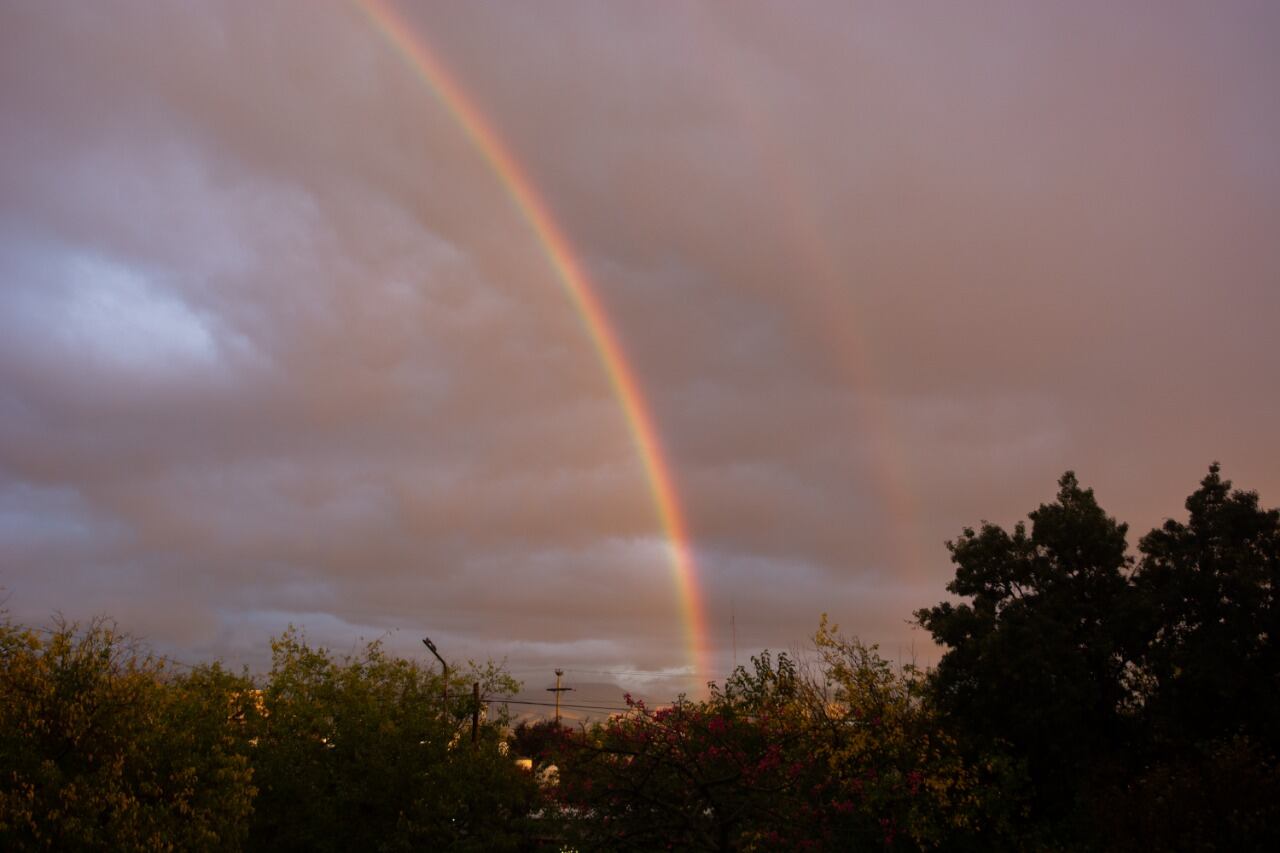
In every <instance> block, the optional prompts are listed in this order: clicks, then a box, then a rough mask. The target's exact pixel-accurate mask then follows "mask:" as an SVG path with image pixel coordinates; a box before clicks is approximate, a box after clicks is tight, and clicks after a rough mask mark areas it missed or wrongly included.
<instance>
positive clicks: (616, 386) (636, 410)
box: [356, 0, 711, 681]
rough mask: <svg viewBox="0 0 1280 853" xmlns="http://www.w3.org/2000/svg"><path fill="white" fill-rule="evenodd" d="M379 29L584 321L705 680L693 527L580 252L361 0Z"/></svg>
mask: <svg viewBox="0 0 1280 853" xmlns="http://www.w3.org/2000/svg"><path fill="white" fill-rule="evenodd" d="M356 2H357V4H358V5H359V6H360V8H361V9H363V10H364V12H365V13H366V14H367V15H368V17H369V19H370V20H371V21H372V22H373V23H374V25H375V26H376V27H377V29H378V30H379V31H380V32H381V33H382V34H383V36H385V37H386V39H387V40H388V41H389V42H390V43H391V44H392V46H394V47H395V48H396V50H397V51H398V52H399V53H400V54H401V55H402V56H403V57H404V59H405V60H406V61H407V62H408V64H409V65H410V67H412V69H413V70H414V72H415V73H417V74H418V76H419V77H420V78H421V79H422V80H423V82H425V83H426V84H427V86H428V87H429V88H430V89H431V90H432V91H433V92H434V93H435V95H436V97H437V98H438V99H439V100H440V102H441V103H442V104H443V105H444V107H445V108H446V109H447V110H448V111H449V113H450V114H451V115H452V116H453V118H454V120H455V121H457V123H458V125H459V127H461V128H462V130H463V132H464V133H465V134H466V135H467V137H468V139H470V141H471V144H472V145H473V146H475V149H476V150H477V151H478V152H479V153H480V155H481V156H482V157H483V158H484V159H485V161H486V162H487V163H488V165H489V168H490V169H491V170H492V171H493V173H494V175H495V176H496V177H497V179H498V181H499V182H500V183H501V184H502V186H503V187H504V188H505V189H506V191H507V194H508V195H509V196H510V198H511V200H512V202H513V203H514V204H515V206H516V208H517V210H519V211H520V213H521V214H522V215H523V216H524V218H525V220H526V221H527V222H528V223H529V226H530V227H531V228H532V229H533V232H534V234H535V235H536V236H537V239H538V243H539V245H540V246H541V247H542V251H543V252H544V253H545V254H546V256H547V260H548V261H549V262H550V263H551V266H552V268H553V269H554V270H555V272H556V275H557V276H558V278H559V279H560V283H561V285H562V286H563V287H564V291H565V294H566V296H568V298H569V302H570V303H571V304H572V305H573V308H574V310H575V311H576V312H577V313H578V316H579V317H580V318H581V320H582V324H583V326H584V327H585V328H586V331H587V335H588V336H589V337H590V339H591V343H592V345H593V346H594V347H595V350H596V353H597V354H598V356H599V358H600V363H601V365H602V366H603V367H604V370H605V373H606V374H607V375H608V377H609V383H610V385H611V386H612V388H613V393H614V396H615V397H616V398H617V401H618V405H619V406H621V408H622V412H623V415H624V416H625V418H626V422H627V426H628V428H629V430H630V432H631V436H632V439H633V440H634V441H635V445H636V451H637V453H638V455H639V457H640V462H641V464H642V465H643V467H644V472H645V477H646V479H647V480H648V483H649V488H650V491H651V492H652V495H653V503H654V507H655V509H656V511H657V516H658V521H659V522H660V524H661V526H662V530H663V533H664V535H665V537H666V540H667V546H668V549H669V553H670V561H671V572H672V574H673V576H674V579H675V583H676V588H677V594H678V597H679V599H680V608H681V617H682V620H683V623H684V632H685V642H686V644H687V648H688V654H689V665H690V666H692V668H693V674H694V675H695V676H696V677H697V678H698V680H699V681H703V680H705V679H706V678H707V677H709V675H710V672H711V670H710V668H709V659H708V643H707V626H706V617H705V613H704V610H703V604H702V591H701V589H700V588H699V586H698V578H697V568H696V566H695V565H694V560H693V550H692V546H691V544H690V540H689V533H688V528H687V525H686V524H685V520H684V516H683V513H682V511H681V508H680V501H679V497H678V495H677V494H676V489H675V485H674V481H673V477H672V474H671V467H670V465H669V463H668V462H667V460H666V456H665V455H664V453H663V450H662V443H661V441H660V440H659V438H658V431H657V429H656V427H655V426H654V422H653V414H652V412H651V411H650V408H649V405H648V403H647V402H646V400H645V397H644V393H643V392H642V391H641V388H640V383H639V381H638V380H637V378H636V374H635V370H633V369H632V367H631V365H630V364H629V363H628V362H627V358H626V354H625V353H624V352H623V349H622V345H621V343H620V342H619V340H618V335H617V332H616V331H615V330H614V328H613V325H612V324H611V323H610V322H609V316H608V314H607V313H606V312H605V309H604V306H603V305H602V304H601V303H600V298H599V296H597V294H596V291H595V288H594V287H593V286H592V284H591V280H590V279H589V278H587V275H586V273H585V272H584V271H583V269H582V265H581V263H580V262H579V261H578V259H577V257H576V252H575V251H574V249H573V246H572V244H570V242H569V240H568V238H566V237H565V235H564V232H563V231H562V230H561V228H560V226H559V225H558V224H557V223H556V220H555V218H554V217H553V216H552V215H551V211H550V210H549V209H548V207H547V204H546V202H545V201H543V199H542V198H541V196H540V195H539V194H538V192H537V189H536V188H535V187H534V184H533V181H532V180H531V179H530V177H529V175H528V173H527V171H526V170H525V169H523V168H522V167H521V165H520V162H519V161H518V160H516V158H515V157H514V155H512V153H511V151H510V150H509V149H508V148H507V146H506V145H504V144H503V142H502V139H501V138H500V137H499V136H498V135H497V134H496V133H495V132H494V130H493V128H492V127H491V126H490V124H489V122H488V121H486V119H485V117H484V114H483V113H482V112H481V111H480V108H479V107H478V106H477V105H476V104H475V102H474V101H473V100H471V99H470V98H468V97H467V95H466V93H465V92H464V91H463V90H462V88H461V87H460V86H459V85H458V83H457V81H456V80H455V79H454V78H453V77H452V75H450V74H449V72H448V70H447V69H446V68H445V67H444V66H443V65H442V64H441V62H440V60H439V59H438V58H437V57H436V56H435V54H433V53H432V51H431V50H430V48H429V46H428V45H427V43H426V41H425V40H424V39H423V38H422V37H421V36H420V35H419V34H417V33H416V32H415V31H414V29H413V28H412V27H411V26H410V24H409V23H408V22H407V21H406V20H405V19H404V18H403V17H402V16H401V15H400V14H399V13H397V12H396V10H395V9H393V8H392V6H391V4H390V3H388V2H386V0H356Z"/></svg>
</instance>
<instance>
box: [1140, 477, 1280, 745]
mask: <svg viewBox="0 0 1280 853" xmlns="http://www.w3.org/2000/svg"><path fill="white" fill-rule="evenodd" d="M1186 507H1187V511H1188V513H1189V516H1190V517H1189V519H1188V520H1187V522H1186V523H1185V524H1184V523H1183V522H1180V521H1174V520H1172V519H1170V520H1169V521H1166V522H1165V524H1164V526H1163V527H1161V528H1159V529H1157V530H1153V531H1151V532H1150V533H1149V534H1147V535H1146V536H1144V537H1143V538H1142V541H1141V543H1140V545H1139V548H1140V550H1141V551H1142V555H1143V556H1142V562H1141V565H1140V566H1139V569H1138V571H1137V573H1136V575H1135V577H1134V581H1135V584H1136V586H1137V589H1138V591H1139V592H1140V593H1141V600H1142V602H1143V610H1142V612H1143V615H1144V616H1145V623H1146V629H1147V634H1148V636H1149V641H1148V643H1147V645H1146V647H1145V649H1144V650H1143V655H1142V658H1143V659H1142V663H1143V665H1144V669H1145V671H1146V673H1147V674H1148V675H1149V677H1150V679H1151V681H1150V683H1149V693H1148V695H1147V697H1146V704H1147V708H1148V714H1149V718H1150V720H1151V722H1152V724H1153V725H1155V726H1156V727H1157V728H1158V730H1159V732H1160V734H1161V735H1162V736H1163V737H1164V738H1166V739H1168V740H1171V741H1182V742H1187V743H1189V742H1195V741H1203V740H1207V739H1211V738H1221V737H1226V736H1231V735H1246V736H1249V737H1250V738H1252V739H1255V740H1261V741H1263V742H1265V743H1266V744H1268V746H1269V748H1270V749H1272V750H1275V749H1278V748H1280V600H1277V595H1278V594H1280V591H1278V589H1277V587H1280V511H1277V510H1275V509H1269V510H1266V509H1262V508H1260V507H1259V505H1258V494H1257V493H1256V492H1246V491H1239V490H1233V489H1232V488H1231V481H1230V480H1224V479H1222V476H1221V474H1220V469H1219V466H1218V464H1217V463H1214V464H1213V465H1212V466H1210V468H1209V473H1208V475H1206V476H1205V478H1204V479H1203V480H1202V481H1201V483H1200V488H1199V489H1197V490H1196V491H1195V493H1194V494H1192V495H1191V496H1190V497H1189V498H1187V503H1186Z"/></svg>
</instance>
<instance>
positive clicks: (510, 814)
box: [250, 629, 535, 850]
mask: <svg viewBox="0 0 1280 853" xmlns="http://www.w3.org/2000/svg"><path fill="white" fill-rule="evenodd" d="M272 654H273V659H272V669H271V674H270V677H269V679H268V681H267V686H266V689H265V690H264V691H263V706H264V713H263V716H262V724H261V729H260V734H259V735H258V743H257V747H256V751H255V756H254V766H255V768H256V770H257V774H258V775H257V777H256V778H257V784H258V786H259V788H260V794H259V797H258V802H257V812H256V814H255V817H254V822H253V831H252V833H251V834H250V846H251V847H254V848H259V849H264V850H266V849H271V850H275V849H282V848H283V849H306V850H350V849H383V850H394V849H416V848H429V849H459V850H489V849H502V848H506V847H511V846H514V845H515V844H516V842H517V841H518V839H519V837H520V835H521V833H522V831H523V824H522V823H521V821H522V820H523V819H524V817H525V816H526V814H527V813H528V811H529V810H530V808H531V806H532V804H533V797H534V794H535V789H534V787H533V783H532V781H531V780H530V779H529V778H528V777H527V776H526V775H525V774H522V773H521V772H520V771H519V770H518V769H517V768H516V767H515V766H514V764H513V763H512V762H511V761H510V760H508V759H507V758H505V757H504V756H502V755H501V754H499V751H498V749H497V742H498V740H499V731H498V727H497V726H495V725H494V724H492V723H488V722H487V723H486V724H485V725H484V726H482V727H481V730H480V742H478V743H476V744H475V745H473V744H471V743H470V742H469V740H470V730H469V727H464V726H463V725H461V723H462V721H463V720H464V719H469V718H470V712H471V710H472V704H471V696H470V691H469V690H467V691H464V690H463V689H462V681H463V679H462V678H460V679H459V680H458V681H457V682H455V683H453V684H451V685H450V687H451V691H450V693H451V701H450V704H449V706H448V707H447V708H446V707H443V703H442V701H441V694H442V688H443V684H442V681H441V679H440V677H439V676H436V675H433V674H432V673H430V672H429V671H428V670H426V669H424V668H423V667H421V666H420V665H418V664H417V663H416V662H413V661H408V660H404V659H401V658H393V657H391V656H389V655H387V654H386V652H385V651H384V650H383V649H382V647H381V645H380V644H379V643H377V642H375V643H372V644H370V645H369V646H367V647H366V648H365V649H364V651H363V653H362V654H360V655H359V656H354V657H348V658H345V659H341V660H338V659H335V658H333V657H332V656H331V655H330V654H329V652H328V651H326V650H325V649H316V648H312V647H311V646H309V645H308V644H307V643H306V642H305V640H304V639H303V638H302V637H301V636H300V635H299V634H298V633H297V632H296V631H294V630H292V629H291V630H290V631H288V632H287V633H285V634H284V635H283V636H282V637H280V638H278V639H277V640H275V641H274V642H273V643H272ZM464 678H465V679H466V680H467V681H473V680H474V681H483V682H485V683H486V684H487V685H488V686H489V687H491V688H492V687H495V686H497V687H503V688H509V687H510V686H511V684H510V682H509V679H508V678H507V677H506V676H505V674H503V673H502V672H501V671H500V670H498V669H496V668H487V669H485V670H483V671H479V672H476V671H473V672H472V673H470V674H469V675H467V676H465V677H464ZM468 686H469V685H468Z"/></svg>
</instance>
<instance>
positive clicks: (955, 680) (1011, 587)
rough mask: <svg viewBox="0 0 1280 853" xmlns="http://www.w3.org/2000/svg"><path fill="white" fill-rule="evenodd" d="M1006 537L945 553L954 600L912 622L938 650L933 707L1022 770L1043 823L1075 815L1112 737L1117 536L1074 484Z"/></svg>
mask: <svg viewBox="0 0 1280 853" xmlns="http://www.w3.org/2000/svg"><path fill="white" fill-rule="evenodd" d="M1028 518H1029V520H1030V522H1031V529H1030V532H1028V530H1027V526H1026V525H1025V524H1024V523H1022V522H1019V523H1018V524H1017V525H1016V526H1015V527H1014V529H1013V531H1012V532H1009V531H1006V530H1005V529H1003V528H1002V527H999V526H998V525H994V524H990V523H984V524H983V525H982V527H981V529H980V530H977V531H975V530H973V529H972V528H966V529H965V530H964V531H963V533H962V534H961V536H960V538H959V539H956V540H955V541H952V542H949V543H947V547H948V549H949V550H950V551H951V559H952V562H953V563H955V566H956V574H955V579H954V580H953V581H952V582H951V583H950V584H948V585H947V589H948V590H949V591H950V592H951V593H953V594H954V595H956V596H959V597H960V598H961V601H960V602H959V603H954V602H950V601H946V602H942V603H940V604H938V605H937V606H935V607H931V608H928V609H924V610H920V611H917V613H916V617H917V619H918V621H919V624H921V625H922V626H923V627H925V628H927V629H928V630H929V631H930V632H931V633H932V635H933V637H934V639H935V640H936V641H937V642H938V643H940V644H942V645H943V646H946V647H947V652H946V653H945V654H944V655H943V657H942V659H941V661H940V662H939V664H938V667H937V669H936V671H935V672H934V673H933V676H932V683H931V688H932V692H933V696H934V699H935V701H936V702H937V704H938V706H939V708H940V709H941V710H942V711H943V713H944V714H946V716H947V718H948V719H949V721H950V723H951V725H952V726H953V728H954V730H955V731H956V733H957V735H958V736H960V737H961V738H962V740H963V741H964V742H965V744H966V745H967V748H968V749H970V750H973V751H976V752H985V753H988V754H1005V755H1008V756H1010V757H1011V758H1013V759H1015V760H1016V761H1019V762H1021V763H1022V765H1023V767H1024V769H1025V772H1026V773H1027V774H1028V780H1029V782H1030V791H1031V792H1032V796H1031V797H1030V802H1029V803H1028V807H1029V808H1030V809H1031V814H1032V815H1033V816H1034V818H1035V819H1036V821H1037V822H1038V823H1040V824H1042V825H1045V824H1048V823H1053V822H1054V821H1057V820H1059V819H1065V818H1067V817H1068V816H1069V815H1072V814H1073V813H1075V812H1076V811H1077V807H1078V797H1077V795H1078V793H1079V792H1080V791H1081V790H1082V789H1083V787H1084V786H1083V781H1084V779H1085V778H1086V777H1089V776H1091V775H1093V774H1095V773H1096V772H1097V771H1098V770H1099V768H1100V767H1101V766H1102V765H1105V764H1106V763H1107V761H1108V760H1109V756H1112V755H1114V754H1115V753H1116V752H1117V750H1118V749H1119V747H1120V745H1121V743H1122V741H1123V738H1124V732H1125V728H1126V726H1125V721H1124V718H1123V715H1122V712H1121V709H1122V707H1123V705H1124V699H1125V696H1126V689H1125V676H1126V669H1127V667H1126V660H1127V658H1126V654H1125V648H1126V645H1127V642H1128V641H1127V637H1126V636H1125V631H1126V626H1127V625H1128V624H1129V622H1130V620H1129V619H1128V618H1127V616H1126V614H1127V613H1128V611H1129V610H1130V608H1131V606H1132V604H1131V601H1130V599H1131V596H1130V587H1129V585H1128V583H1127V581H1126V570H1127V569H1128V567H1129V566H1130V562H1131V561H1130V559H1129V558H1128V557H1127V556H1126V553H1125V551H1126V544H1125V534H1126V532H1127V526H1126V525H1124V524H1121V523H1119V522H1117V521H1116V520H1115V519H1114V518H1112V517H1111V516H1109V515H1107V514H1106V513H1105V512H1103V510H1102V509H1101V507H1099V506H1098V503H1097V500H1096V499H1095V498H1094V494H1093V491H1092V490H1091V489H1083V488H1081V487H1080V485H1079V483H1078V482H1077V480H1076V477H1075V475H1074V474H1073V473H1071V472H1067V473H1066V474H1064V475H1063V476H1062V478H1061V479H1060V480H1059V481H1058V496H1057V500H1056V501H1055V502H1053V503H1050V504H1042V505H1041V506H1040V507H1039V509H1037V510H1035V511H1034V512H1032V513H1030V514H1029V516H1028Z"/></svg>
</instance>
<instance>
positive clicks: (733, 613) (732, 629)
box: [729, 597, 738, 670]
mask: <svg viewBox="0 0 1280 853" xmlns="http://www.w3.org/2000/svg"><path fill="white" fill-rule="evenodd" d="M737 617H738V609H737V604H736V602H735V601H734V599H733V598H732V597H730V598H729V634H730V635H731V636H732V637H733V668H734V669H735V670H736V669H737V668H738V618H737Z"/></svg>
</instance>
